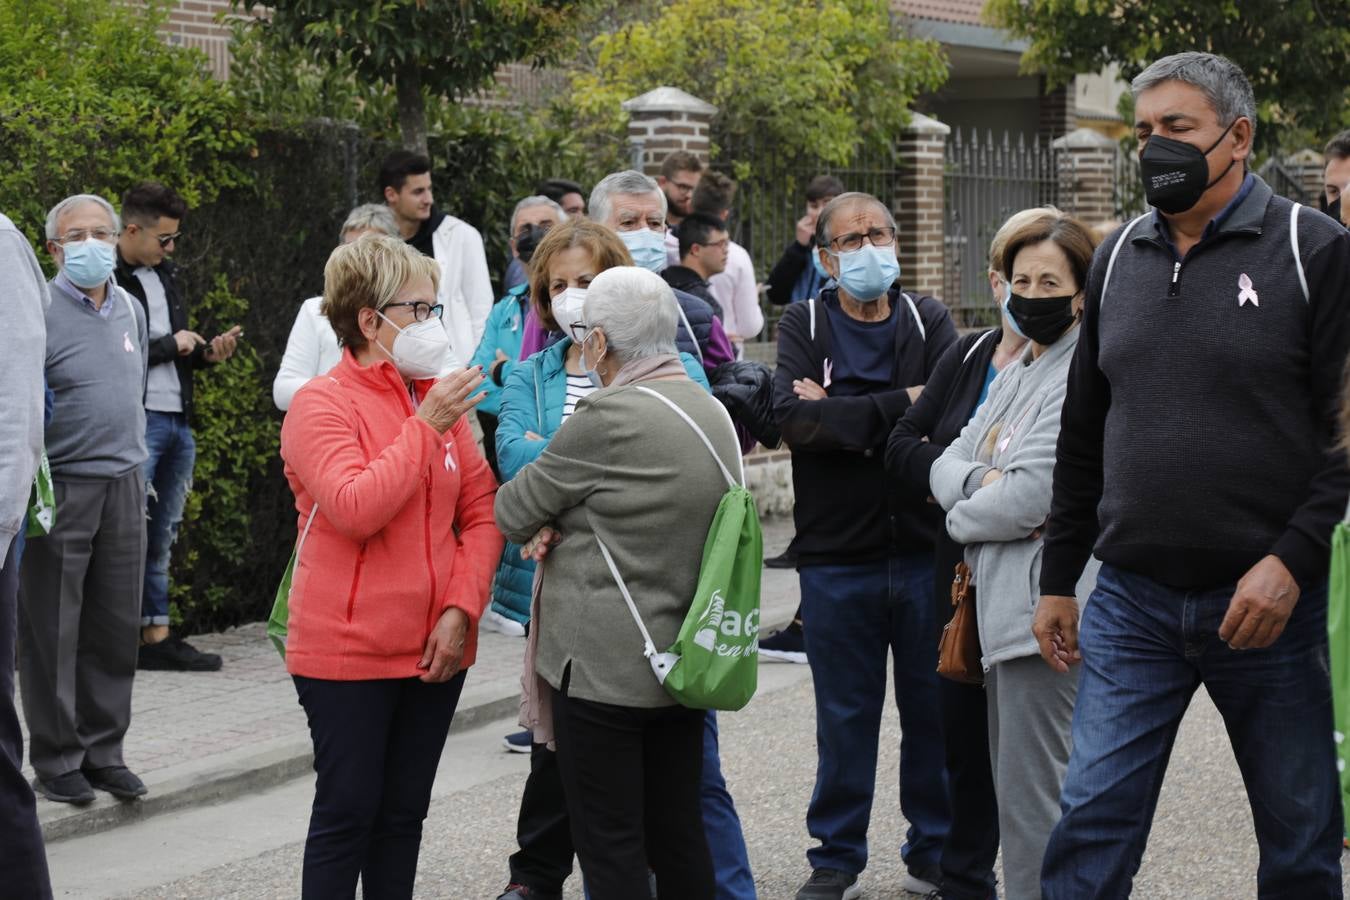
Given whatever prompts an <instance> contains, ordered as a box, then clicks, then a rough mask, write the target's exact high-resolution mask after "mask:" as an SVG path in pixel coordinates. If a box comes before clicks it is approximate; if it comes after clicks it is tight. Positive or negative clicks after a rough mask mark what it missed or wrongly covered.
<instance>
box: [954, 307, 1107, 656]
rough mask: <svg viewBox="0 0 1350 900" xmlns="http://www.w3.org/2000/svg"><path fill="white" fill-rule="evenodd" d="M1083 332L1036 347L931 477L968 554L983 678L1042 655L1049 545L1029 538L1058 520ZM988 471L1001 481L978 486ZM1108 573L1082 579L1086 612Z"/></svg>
mask: <svg viewBox="0 0 1350 900" xmlns="http://www.w3.org/2000/svg"><path fill="white" fill-rule="evenodd" d="M1078 333H1079V329H1078V328H1077V327H1075V328H1073V329H1071V330H1070V331H1069V332H1068V333H1067V334H1065V335H1064V336H1063V337H1061V338H1060V339H1059V340H1058V341H1056V342H1055V343H1054V344H1052V345H1050V347H1048V348H1046V351H1045V352H1044V353H1042V354H1041V356H1040V358H1039V359H1032V355H1031V348H1030V347H1028V348H1027V350H1026V352H1025V353H1024V354H1023V355H1022V357H1021V359H1020V360H1018V361H1017V362H1016V363H1014V364H1013V365H1010V366H1007V367H1006V368H1004V370H1003V371H1002V372H1000V373H999V374H998V377H996V378H995V379H994V383H993V384H991V385H990V386H989V396H988V397H987V398H986V399H985V401H984V403H982V404H981V405H980V408H979V409H977V410H976V411H975V417H974V418H973V419H971V420H970V422H969V423H968V424H967V425H966V427H965V428H964V429H962V430H961V435H960V437H958V438H957V439H956V440H955V441H954V442H953V443H952V444H951V446H949V447H948V448H947V450H946V452H944V453H943V454H942V456H941V457H939V459H938V461H937V462H935V463H933V468H932V470H931V472H930V473H929V480H930V483H931V484H930V486H931V487H932V489H933V497H934V498H935V499H936V500H937V502H938V503H940V504H941V505H942V508H943V509H945V510H947V533H948V534H950V535H951V536H952V539H953V540H955V541H957V542H958V543H962V544H965V545H966V563H967V564H968V565H969V566H970V568H971V572H972V573H973V579H974V582H975V610H976V618H977V619H978V621H979V631H980V647H981V649H982V650H983V651H984V660H983V661H984V667H985V669H989V668H990V667H992V666H994V665H995V664H996V663H1000V662H1004V661H1006V660H1010V659H1017V658H1019V657H1023V656H1034V655H1035V654H1036V653H1037V652H1039V651H1038V648H1037V645H1036V638H1035V637H1034V636H1033V635H1032V633H1031V619H1032V616H1033V614H1034V613H1035V611H1036V603H1037V601H1038V600H1039V599H1040V591H1039V589H1038V583H1039V580H1040V570H1041V538H1040V537H1036V538H1032V537H1030V535H1031V534H1032V533H1033V532H1034V531H1036V530H1038V529H1040V528H1042V527H1043V526H1044V525H1045V520H1046V519H1047V518H1048V517H1049V516H1050V480H1051V475H1052V474H1053V472H1054V468H1055V443H1056V441H1057V440H1058V439H1059V414H1060V409H1061V407H1062V406H1063V405H1064V393H1065V389H1066V386H1067V383H1068V374H1069V363H1070V362H1071V361H1072V360H1073V352H1074V348H1075V347H1076V346H1077V345H1078ZM990 468H997V469H999V470H1001V471H1002V472H1003V477H1002V478H1000V479H998V480H997V481H994V482H992V483H991V484H989V485H988V486H987V487H980V481H981V480H982V479H983V478H984V476H985V474H986V473H987V472H988V471H989V469H990ZM1100 565H1101V564H1100V563H1099V562H1097V561H1096V560H1092V561H1091V562H1090V563H1089V564H1088V566H1087V569H1086V570H1085V571H1084V572H1083V576H1082V578H1081V579H1080V580H1079V582H1078V594H1077V596H1078V597H1079V602H1080V603H1082V602H1083V600H1084V599H1085V598H1086V597H1087V596H1088V594H1090V593H1091V592H1092V587H1093V585H1094V584H1095V583H1096V581H1097V569H1098V568H1099V567H1100Z"/></svg>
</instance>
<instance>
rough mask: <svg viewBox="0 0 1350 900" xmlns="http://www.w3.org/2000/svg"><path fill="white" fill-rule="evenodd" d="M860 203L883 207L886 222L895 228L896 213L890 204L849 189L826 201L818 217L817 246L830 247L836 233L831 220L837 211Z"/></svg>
mask: <svg viewBox="0 0 1350 900" xmlns="http://www.w3.org/2000/svg"><path fill="white" fill-rule="evenodd" d="M859 203H873V204H876V206H877V207H878V208H880V209H881V211H882V213H884V214H885V216H886V224H887V225H889V226H890V227H892V228H895V215H894V214H893V213H892V212H891V208H890V207H889V206H887V205H886V204H885V203H882V202H881V201H880V200H878V199H877V198H876V197H873V196H872V195H871V194H865V193H863V192H862V191H848V192H846V193H843V194H840V195H839V196H838V197H835V198H834V199H833V200H831V201H830V202H829V203H826V204H825V208H824V209H822V210H821V211H820V216H819V217H818V218H817V219H816V246H817V247H824V248H826V249H829V246H830V240H831V239H832V238H833V237H834V234H833V233H832V232H831V229H830V222H831V221H833V219H834V216H835V213H837V212H839V210H841V209H843V208H844V207H845V206H857V205H858V204H859ZM897 230H898V229H897Z"/></svg>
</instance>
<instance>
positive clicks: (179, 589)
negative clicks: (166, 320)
mask: <svg viewBox="0 0 1350 900" xmlns="http://www.w3.org/2000/svg"><path fill="white" fill-rule="evenodd" d="M248 308H249V303H248V301H247V300H245V299H243V298H242V297H239V296H237V295H236V294H235V293H234V292H233V291H232V290H231V289H230V285H229V282H228V280H227V279H226V277H225V276H224V275H223V274H217V275H216V276H215V285H214V287H213V288H212V289H211V290H210V291H208V292H207V293H206V295H205V296H203V297H201V298H200V299H199V300H198V301H197V302H196V304H195V305H194V307H193V310H192V313H193V315H192V319H193V321H192V323H191V327H192V328H193V330H195V331H198V332H200V333H202V334H211V335H214V334H218V333H220V332H222V331H224V330H226V329H228V328H229V327H231V326H232V325H234V324H236V323H238V322H241V321H243V319H244V317H245V315H246V314H247V313H248ZM270 388H271V377H270V375H265V374H264V372H263V366H262V361H261V360H260V359H259V356H258V351H257V350H256V349H255V348H254V347H253V346H251V344H250V343H249V340H248V334H247V332H246V333H245V334H244V335H243V337H242V338H241V339H240V344H239V348H238V350H237V351H236V352H235V355H234V356H233V357H231V358H230V359H229V360H228V361H227V362H225V363H222V364H220V365H216V366H211V367H210V368H208V369H204V370H199V371H198V372H197V373H196V377H195V384H194V394H193V396H194V399H195V402H196V406H197V409H196V417H195V419H194V421H193V429H192V431H193V437H194V438H195V440H196V442H197V464H196V467H195V468H194V471H193V489H192V493H190V494H189V495H188V502H187V508H186V510H185V513H184V519H183V522H184V525H183V532H182V536H181V538H180V540H179V541H178V544H177V546H176V547H175V548H174V555H175V561H174V562H175V564H174V567H173V572H174V575H175V582H174V586H173V593H172V597H173V600H174V603H175V606H176V610H175V614H176V616H177V617H178V618H179V619H188V620H190V621H201V620H202V619H213V618H217V617H218V616H219V613H220V611H221V610H224V609H243V608H247V607H248V606H249V605H250V600H251V598H250V597H249V595H248V594H247V593H246V591H247V589H248V588H249V587H250V585H248V584H245V583H243V582H242V581H241V578H240V576H241V574H243V573H248V572H250V570H251V569H252V567H253V565H254V563H255V560H256V556H255V553H254V552H253V545H254V523H253V519H252V513H251V509H250V504H249V499H250V495H251V494H252V493H253V492H254V491H256V490H258V489H259V488H261V487H262V483H263V475H264V473H265V472H266V470H267V467H268V464H269V463H270V462H271V461H272V460H274V459H275V458H276V455H277V447H278V442H279V438H280V427H279V424H278V422H277V420H276V418H275V417H274V416H273V415H272V410H271V404H270V403H269V400H270V397H271V390H270ZM277 574H278V575H279V574H280V570H279V569H278V570H277ZM263 577H264V579H265V578H266V576H265V575H264V576H263Z"/></svg>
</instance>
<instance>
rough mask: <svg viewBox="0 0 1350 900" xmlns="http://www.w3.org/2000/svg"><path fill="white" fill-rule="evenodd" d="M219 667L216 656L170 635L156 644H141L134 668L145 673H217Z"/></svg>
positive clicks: (218, 660) (218, 658)
mask: <svg viewBox="0 0 1350 900" xmlns="http://www.w3.org/2000/svg"><path fill="white" fill-rule="evenodd" d="M221 665H222V662H221V659H220V657H219V656H217V655H216V654H214V653H203V652H202V651H200V650H198V649H197V648H196V647H194V646H192V645H191V644H189V643H188V642H187V641H185V640H183V639H182V638H180V637H178V636H177V635H172V634H171V635H169V636H168V637H166V638H165V639H164V640H162V641H160V642H159V643H157V644H141V649H140V651H139V652H138V653H137V655H136V668H138V669H142V670H144V671H147V672H219V671H220V667H221Z"/></svg>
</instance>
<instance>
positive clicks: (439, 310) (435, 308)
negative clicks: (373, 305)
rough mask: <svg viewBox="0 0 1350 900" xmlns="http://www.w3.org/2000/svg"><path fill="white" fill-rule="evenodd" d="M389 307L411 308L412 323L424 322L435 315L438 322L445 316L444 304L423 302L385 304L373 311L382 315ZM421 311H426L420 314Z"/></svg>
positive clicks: (402, 301)
mask: <svg viewBox="0 0 1350 900" xmlns="http://www.w3.org/2000/svg"><path fill="white" fill-rule="evenodd" d="M391 306H411V307H412V311H413V321H414V322H425V321H427V320H428V319H430V318H431V317H432V316H433V315H435V316H436V318H437V319H438V320H442V319H444V316H445V304H444V303H428V302H427V301H425V300H400V301H398V302H397V303H386V304H385V305H384V306H381V307H378V308H377V309H376V310H375V311H376V312H381V313H382V312H384V311H385V310H386V309H389V308H390V307H391ZM422 309H425V310H426V313H425V314H424V313H422Z"/></svg>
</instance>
